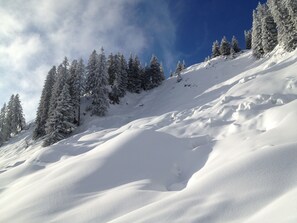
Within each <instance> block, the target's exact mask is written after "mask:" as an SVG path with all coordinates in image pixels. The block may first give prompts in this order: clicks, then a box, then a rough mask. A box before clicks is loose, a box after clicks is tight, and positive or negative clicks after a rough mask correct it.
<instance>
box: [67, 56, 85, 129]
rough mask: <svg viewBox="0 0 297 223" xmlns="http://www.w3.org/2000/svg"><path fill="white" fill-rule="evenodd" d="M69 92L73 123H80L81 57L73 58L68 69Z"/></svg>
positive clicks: (82, 73)
mask: <svg viewBox="0 0 297 223" xmlns="http://www.w3.org/2000/svg"><path fill="white" fill-rule="evenodd" d="M69 73H70V76H69V81H68V83H69V92H70V96H71V103H72V106H73V113H74V120H73V123H74V124H77V125H79V123H80V96H81V92H82V77H83V75H84V64H83V60H82V59H81V60H80V61H79V62H78V61H77V60H74V61H73V62H72V63H71V66H70V69H69Z"/></svg>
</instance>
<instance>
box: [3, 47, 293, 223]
mask: <svg viewBox="0 0 297 223" xmlns="http://www.w3.org/2000/svg"><path fill="white" fill-rule="evenodd" d="M296 99H297V51H295V52H293V53H284V52H283V51H282V50H281V49H279V48H277V49H276V50H275V51H274V52H272V53H271V55H269V56H267V57H265V58H263V59H261V60H255V59H254V58H253V57H252V55H251V52H246V53H243V54H241V55H240V56H238V57H237V58H236V59H233V60H225V59H223V58H216V59H213V60H211V61H210V62H206V63H201V64H197V65H193V66H191V67H189V68H187V69H186V70H185V72H184V74H183V80H182V81H181V82H179V83H177V82H176V79H175V78H172V79H169V80H167V81H165V82H164V84H163V85H162V86H161V87H159V88H157V89H154V90H153V91H151V92H143V93H142V94H140V95H132V94H130V95H127V96H126V97H125V98H124V99H123V100H122V102H121V104H120V105H116V106H113V107H112V108H111V109H110V112H109V114H108V116H106V117H104V118H94V117H89V116H87V115H86V116H84V124H83V125H82V126H81V127H80V128H78V129H77V132H76V134H74V135H73V136H72V137H70V138H68V139H66V140H63V141H61V142H59V143H57V144H55V145H53V146H51V147H47V148H42V147H41V146H40V142H39V143H35V144H34V143H32V141H30V130H28V131H26V132H24V133H22V134H21V135H19V136H18V137H16V138H14V139H13V140H12V141H11V142H10V143H9V144H7V145H5V146H3V147H1V148H0V207H1V208H0V222H5V223H7V222H21V223H26V222H28V223H34V222H71V223H75V222H94V223H95V222H96V223H97V222H104V223H105V222H112V223H116V222H127V223H131V222H133V223H134V222H146V223H155V222H168V223H173V222H178V223H188V222H189V223H194V222H195V223H196V222H197V223H204V222H205V223H212V222H219V223H222V222H240V223H258V222H269V223H273V222H275V223H279V222H287V223H288V222H290V223H295V222H297V125H296V123H297V100H296Z"/></svg>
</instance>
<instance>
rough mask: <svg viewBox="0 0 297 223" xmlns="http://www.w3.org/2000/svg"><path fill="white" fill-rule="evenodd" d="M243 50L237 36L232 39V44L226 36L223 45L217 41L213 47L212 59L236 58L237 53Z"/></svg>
mask: <svg viewBox="0 0 297 223" xmlns="http://www.w3.org/2000/svg"><path fill="white" fill-rule="evenodd" d="M240 51H241V49H240V47H239V44H238V41H237V39H236V37H235V36H233V37H232V41H231V43H230V42H228V40H227V38H226V36H224V37H223V39H222V41H221V44H219V41H217V40H216V41H215V42H214V43H213V45H212V54H211V57H212V58H215V57H218V56H221V55H222V56H228V55H231V56H234V55H235V54H236V53H238V52H240Z"/></svg>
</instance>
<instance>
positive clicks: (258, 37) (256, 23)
mask: <svg viewBox="0 0 297 223" xmlns="http://www.w3.org/2000/svg"><path fill="white" fill-rule="evenodd" d="M262 18H263V5H261V4H260V3H259V4H258V6H257V9H256V10H254V11H253V28H252V30H253V31H252V50H253V55H254V56H255V57H256V58H260V57H261V56H262V55H263V54H264V50H263V44H262Z"/></svg>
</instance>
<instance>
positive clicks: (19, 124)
mask: <svg viewBox="0 0 297 223" xmlns="http://www.w3.org/2000/svg"><path fill="white" fill-rule="evenodd" d="M12 122H13V129H12V130H11V132H12V133H13V134H17V133H19V132H20V131H22V130H23V129H24V128H25V126H26V121H25V118H24V114H23V108H22V105H21V101H20V96H19V94H16V95H15V97H14V100H13V120H12Z"/></svg>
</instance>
